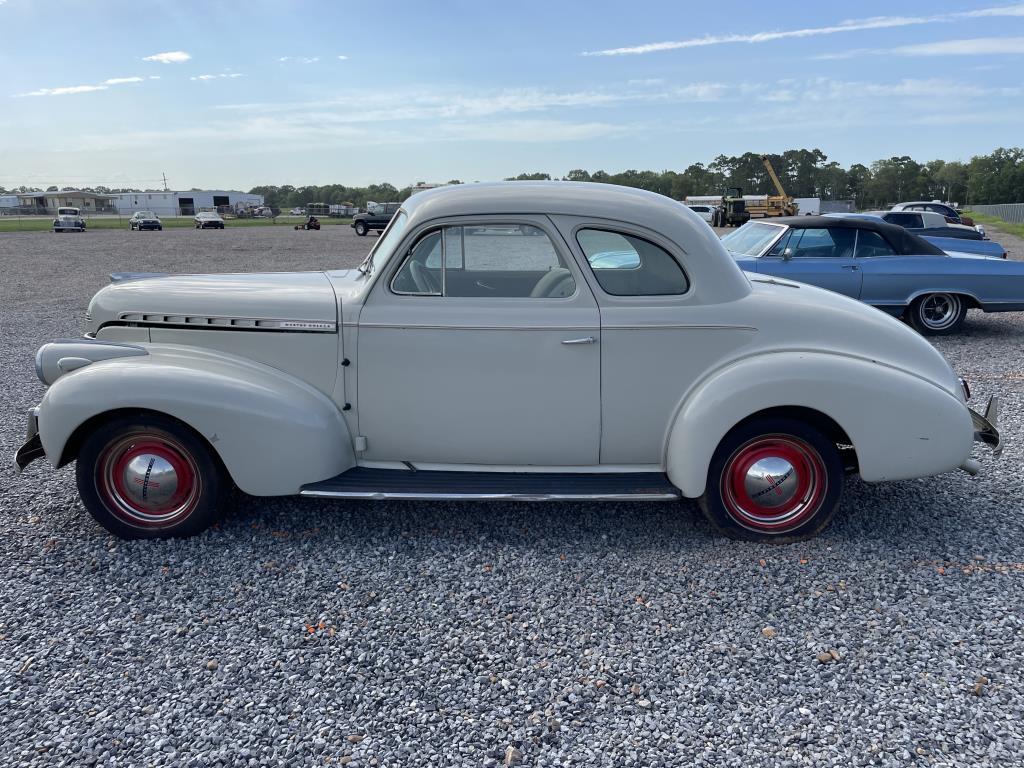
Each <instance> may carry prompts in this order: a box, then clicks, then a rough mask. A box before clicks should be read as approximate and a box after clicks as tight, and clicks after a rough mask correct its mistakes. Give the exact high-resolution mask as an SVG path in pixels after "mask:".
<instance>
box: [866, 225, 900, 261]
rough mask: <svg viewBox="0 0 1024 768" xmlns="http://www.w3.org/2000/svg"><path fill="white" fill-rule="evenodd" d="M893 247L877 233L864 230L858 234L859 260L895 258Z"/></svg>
mask: <svg viewBox="0 0 1024 768" xmlns="http://www.w3.org/2000/svg"><path fill="white" fill-rule="evenodd" d="M895 255H896V252H895V251H894V250H893V249H892V246H891V245H889V243H888V242H887V241H886V239H885V238H884V237H882V236H881V235H880V234H878V233H877V232H872V231H871V230H870V229H862V230H860V231H858V232H857V258H858V259H866V258H870V257H872V256H895Z"/></svg>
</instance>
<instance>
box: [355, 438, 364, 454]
mask: <svg viewBox="0 0 1024 768" xmlns="http://www.w3.org/2000/svg"><path fill="white" fill-rule="evenodd" d="M355 449H356V453H362V452H363V451H365V450H366V438H365V437H363V436H362V435H356V440H355Z"/></svg>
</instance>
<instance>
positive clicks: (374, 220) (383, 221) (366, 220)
mask: <svg viewBox="0 0 1024 768" xmlns="http://www.w3.org/2000/svg"><path fill="white" fill-rule="evenodd" d="M401 207H402V204H401V203H378V204H377V205H375V206H373V207H372V208H370V210H368V211H367V212H366V213H357V214H356V215H355V216H353V217H352V228H353V229H355V231H356V234H357V235H359V236H360V237H362V236H363V235H365V234H366V233H367V232H369V231H370V230H371V229H376V230H377V231H378V232H379V231H380V230H382V229H384V228H385V227H387V225H388V224H389V223H390V222H391V219H392V218H393V217H394V215H395V214H396V213H398V209H399V208H401Z"/></svg>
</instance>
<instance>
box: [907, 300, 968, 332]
mask: <svg viewBox="0 0 1024 768" xmlns="http://www.w3.org/2000/svg"><path fill="white" fill-rule="evenodd" d="M907 315H908V319H909V320H910V324H911V325H912V326H914V328H916V329H917V331H918V332H919V333H921V334H923V335H925V336H945V335H947V334H950V333H955V332H956V331H958V330H959V329H960V326H961V325H963V322H964V318H965V317H967V302H965V301H964V299H963V297H961V296H959V295H957V294H955V293H928V294H925V295H924V296H921V297H919V298H918V299H916V300H915V301H914V303H913V304H911V305H910V309H909V310H907Z"/></svg>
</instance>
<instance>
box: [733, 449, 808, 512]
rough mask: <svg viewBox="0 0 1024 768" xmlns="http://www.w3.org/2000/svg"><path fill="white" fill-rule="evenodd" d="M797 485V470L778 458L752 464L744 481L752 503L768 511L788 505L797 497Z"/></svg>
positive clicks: (765, 459) (769, 458)
mask: <svg viewBox="0 0 1024 768" xmlns="http://www.w3.org/2000/svg"><path fill="white" fill-rule="evenodd" d="M797 484H798V478H797V475H796V468H795V467H794V466H793V465H792V464H790V463H789V462H788V461H786V460H785V459H783V458H781V457H778V456H769V457H767V458H764V459H761V460H760V461H756V462H754V463H753V464H751V465H750V467H749V468H748V469H747V475H746V477H745V478H744V481H743V485H744V487H745V488H746V491H747V495H748V496H749V497H750V499H751V501H753V502H754V503H755V504H757V506H759V507H765V508H767V509H774V508H776V507H781V506H783V505H784V504H787V503H788V502H789V501H790V500H791V499H792V498H793V496H794V495H796V490H797Z"/></svg>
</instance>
